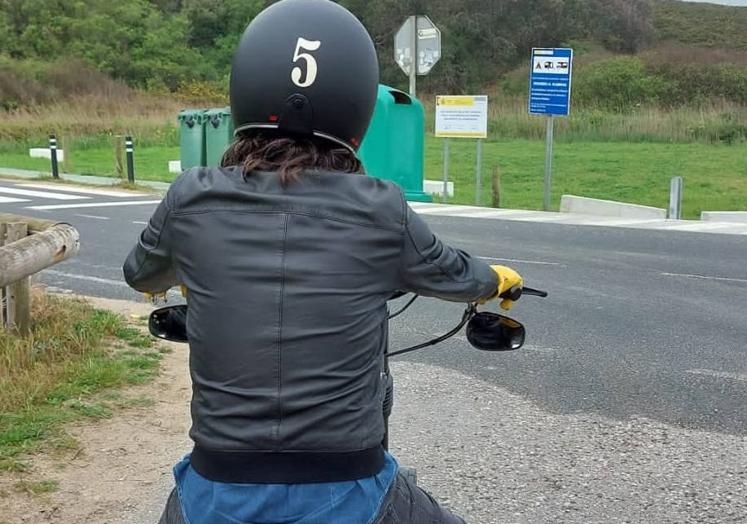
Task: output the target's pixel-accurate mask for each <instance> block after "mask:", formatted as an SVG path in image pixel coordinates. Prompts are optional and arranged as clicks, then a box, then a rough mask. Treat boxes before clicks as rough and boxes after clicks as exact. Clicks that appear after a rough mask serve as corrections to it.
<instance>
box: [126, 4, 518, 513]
mask: <svg viewBox="0 0 747 524" xmlns="http://www.w3.org/2000/svg"><path fill="white" fill-rule="evenodd" d="M378 73H379V70H378V62H377V57H376V51H375V49H374V45H373V43H372V41H371V38H370V36H369V35H368V33H367V32H366V30H365V29H364V27H363V26H362V25H361V23H360V22H359V21H358V20H357V19H356V18H355V17H354V16H353V15H352V14H351V13H349V12H348V11H347V10H346V9H344V8H343V7H341V6H340V5H338V4H336V3H334V2H332V1H330V0H282V1H281V2H278V3H276V4H274V5H272V6H271V7H269V8H267V9H266V10H265V11H263V12H262V13H261V14H260V15H258V16H257V17H256V18H255V19H254V21H252V23H251V24H250V25H249V27H248V28H247V30H246V32H245V33H244V35H243V37H242V39H241V42H240V44H239V47H238V49H237V51H236V54H235V58H234V61H233V66H232V72H231V88H230V94H231V111H232V115H233V119H234V123H235V129H236V133H235V140H234V142H233V143H232V144H231V145H230V147H229V149H228V151H227V152H226V153H225V156H224V158H223V162H222V165H223V167H221V168H195V169H192V170H189V171H187V172H185V173H184V174H182V175H181V176H180V177H179V178H177V180H175V181H174V183H173V184H172V185H171V188H170V189H169V191H168V193H167V195H166V197H165V198H164V200H163V202H162V203H161V204H160V205H159V207H158V208H157V209H156V211H155V213H154V214H153V217H152V218H151V220H150V222H149V224H148V226H147V227H146V229H145V230H144V231H143V233H142V234H141V237H140V240H139V242H138V243H137V245H136V246H135V247H134V248H133V250H132V252H131V253H130V255H129V256H128V258H127V260H126V262H125V264H124V274H125V278H126V280H127V282H128V284H129V285H130V286H132V287H133V288H135V289H137V290H138V291H141V292H149V293H156V292H164V291H166V290H168V289H169V288H171V287H173V286H176V285H179V284H183V285H185V286H186V287H187V289H188V290H189V292H188V298H187V300H188V304H189V310H188V317H187V331H188V338H189V345H190V372H191V376H192V382H193V395H192V403H191V412H192V428H191V430H190V436H191V438H192V440H193V441H194V443H195V445H194V448H193V450H192V452H191V454H190V455H188V456H187V457H185V458H184V460H182V461H181V462H180V463H179V464H177V465H176V466H175V468H174V476H175V480H176V488H175V489H174V490H173V491H172V493H171V496H170V497H169V500H168V502H167V506H166V509H165V511H164V514H163V516H162V517H161V521H160V522H161V523H164V524H166V523H181V522H186V523H190V524H201V523H210V524H224V523H225V524H228V523H239V522H252V523H260V522H261V523H271V522H272V523H280V522H283V523H298V524H337V523H339V524H343V523H344V524H355V523H373V522H377V523H390V522H392V523H393V522H402V523H404V522H407V523H413V524H418V523H426V522H427V523H463V522H464V521H463V520H462V519H460V518H458V517H456V516H454V515H452V514H451V513H449V512H448V511H447V510H445V509H444V508H442V507H440V506H439V505H438V503H437V502H436V501H435V500H434V499H433V498H431V497H430V496H429V495H428V494H426V493H425V492H424V491H422V490H421V489H420V488H418V487H417V486H416V485H414V484H413V483H412V482H410V481H409V480H408V479H407V478H405V477H404V476H402V475H398V466H397V462H396V461H395V460H394V458H393V457H392V456H391V455H390V454H389V453H388V452H386V451H385V450H384V449H383V446H382V441H383V438H384V417H383V413H382V401H383V395H384V389H385V385H384V384H383V383H382V380H381V375H382V371H383V366H384V357H383V353H384V351H385V349H386V346H387V334H388V327H387V316H388V314H387V305H386V303H387V300H388V299H389V298H390V297H391V296H392V294H393V293H394V292H396V291H398V290H404V291H410V292H415V293H418V294H421V295H426V296H433V297H439V298H442V299H445V300H450V301H458V302H473V301H484V300H489V299H493V298H497V297H499V296H500V295H501V294H503V293H504V292H506V291H507V290H509V289H511V288H512V287H514V286H521V285H522V284H523V282H522V279H521V277H520V276H519V275H518V274H517V273H516V272H515V271H513V270H511V269H509V268H506V267H503V266H493V267H491V266H488V265H487V264H485V263H484V262H482V261H480V260H478V259H475V258H472V257H470V256H469V255H468V254H467V253H465V252H463V251H460V250H457V249H454V248H452V247H449V246H447V245H445V244H443V243H442V242H441V241H440V240H439V239H438V238H437V237H436V236H435V235H434V234H433V233H432V232H431V231H430V229H429V228H428V226H427V225H426V223H425V222H424V221H423V220H422V219H421V218H420V217H419V216H418V215H417V214H415V213H414V212H413V210H412V209H411V208H410V207H409V206H408V205H407V202H406V201H405V199H404V197H403V194H402V191H401V190H400V189H399V188H398V187H397V186H396V185H395V184H393V183H390V182H384V181H381V180H378V179H375V178H373V177H368V176H363V175H362V174H361V173H362V172H363V168H362V166H361V164H360V161H359V160H358V158H357V157H356V151H357V149H358V147H359V146H360V143H361V141H362V140H363V137H364V134H365V132H366V129H367V127H368V125H369V123H370V120H371V116H372V113H373V109H374V105H375V102H376V96H377V88H378V81H379V75H378ZM502 305H503V306H504V307H506V308H508V307H510V305H511V303H510V301H506V300H504V302H503V304H502Z"/></svg>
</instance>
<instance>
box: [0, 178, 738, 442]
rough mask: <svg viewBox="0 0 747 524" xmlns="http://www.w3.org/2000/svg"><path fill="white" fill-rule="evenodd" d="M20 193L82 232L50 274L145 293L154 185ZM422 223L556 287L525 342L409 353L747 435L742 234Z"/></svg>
mask: <svg viewBox="0 0 747 524" xmlns="http://www.w3.org/2000/svg"><path fill="white" fill-rule="evenodd" d="M2 187H6V188H7V187H13V186H11V185H10V184H7V183H0V188H2ZM0 196H4V197H6V199H7V197H13V195H8V194H0ZM16 196H17V195H16ZM10 199H12V198H10ZM18 199H19V200H21V199H26V200H28V201H26V202H7V201H2V203H1V204H0V209H1V210H2V211H3V212H10V213H19V214H26V215H31V216H38V217H43V218H54V219H57V220H64V221H67V222H69V223H71V224H73V225H74V226H75V227H76V228H78V230H79V231H80V233H81V238H82V243H81V251H80V254H79V255H78V257H76V258H75V259H73V260H70V261H68V262H65V263H63V264H60V265H58V266H56V267H55V268H54V269H53V270H52V271H47V272H45V273H43V274H42V275H41V277H40V278H41V281H43V282H44V283H46V284H48V285H50V286H53V287H56V288H59V289H67V290H72V291H74V292H76V293H80V294H86V295H94V296H103V297H109V298H125V299H138V298H139V296H138V294H136V293H135V292H133V291H131V290H130V289H129V288H127V286H126V284H124V282H123V280H122V275H121V264H122V261H123V260H124V258H125V256H126V254H127V253H128V251H129V249H130V248H131V247H132V245H133V244H134V242H135V241H136V239H137V235H138V234H139V232H140V231H141V230H142V228H143V223H144V222H145V221H147V220H148V218H149V216H150V214H151V213H152V212H153V210H154V208H155V205H154V204H142V202H143V201H149V200H153V197H152V196H148V197H146V196H138V197H133V198H126V197H118V198H113V197H107V196H90V197H89V198H88V199H86V200H85V201H82V203H96V202H102V201H105V202H112V201H117V202H120V203H122V202H134V203H130V204H125V205H118V206H111V207H108V206H107V207H86V208H65V209H51V210H50V209H46V210H45V209H29V207H31V206H33V207H35V206H36V205H37V204H62V205H67V204H69V202H68V201H64V202H57V201H50V200H46V199H44V198H41V199H39V198H36V197H28V198H26V197H23V196H20V197H18ZM73 204H75V202H73ZM427 220H428V222H429V224H430V225H431V226H432V228H433V230H434V231H435V232H437V233H438V234H439V235H440V236H441V238H442V239H443V240H445V241H446V242H449V243H451V244H452V245H455V246H458V247H460V248H463V249H465V250H467V251H468V252H470V253H472V254H474V255H477V256H481V257H485V258H488V259H491V260H495V263H503V264H507V265H511V266H513V267H515V268H516V269H517V270H519V271H520V272H521V273H522V274H523V276H524V277H525V281H526V283H527V285H528V286H532V287H538V288H542V289H546V290H548V291H549V292H550V297H549V298H547V299H538V298H534V297H525V298H524V299H522V301H521V302H520V303H519V304H518V305H517V307H516V308H515V310H514V311H513V312H512V315H513V316H515V318H517V319H519V320H521V321H522V322H524V323H525V324H526V326H527V330H528V343H527V346H526V347H525V348H523V349H522V350H520V351H517V352H512V353H483V352H478V351H476V350H473V349H471V348H469V346H468V345H467V343H466V341H465V339H463V338H459V339H454V340H452V341H450V342H447V343H445V344H442V345H441V346H439V347H436V348H434V349H431V350H425V351H423V352H420V353H415V354H412V355H408V356H407V357H404V359H405V360H409V361H413V362H419V363H424V364H429V365H432V366H437V367H440V368H450V369H452V370H454V371H458V372H459V373H461V374H463V375H468V376H471V377H474V378H478V379H481V380H483V381H485V382H488V383H491V384H493V385H495V386H498V387H501V388H505V389H506V390H508V391H509V392H511V393H514V394H518V395H519V396H521V397H523V398H525V399H527V400H530V401H532V402H534V403H536V404H537V405H538V406H540V407H541V408H543V409H546V410H548V411H551V412H553V413H556V414H578V413H592V414H599V415H602V416H605V417H609V418H612V419H616V420H625V419H627V418H629V417H633V416H638V417H645V418H649V419H653V420H656V421H660V422H665V423H668V424H673V425H676V426H680V427H682V428H697V429H705V430H711V431H718V432H724V433H732V434H740V435H745V434H747V359H746V358H745V357H746V356H747V262H746V261H747V240H746V239H745V237H743V236H741V237H740V236H736V235H710V234H702V233H683V232H674V231H647V230H633V229H624V228H604V227H588V226H568V225H559V224H552V223H525V222H510V221H503V220H482V219H471V218H455V217H428V218H427ZM461 309H462V307H461V306H460V305H458V304H448V303H444V302H439V301H436V300H432V299H422V300H420V301H419V302H418V303H416V305H415V306H413V309H412V310H411V311H410V312H408V313H407V314H405V315H403V316H402V317H400V318H399V319H397V320H396V321H395V322H394V323H393V325H392V345H393V346H394V348H397V347H402V346H406V345H411V344H414V343H416V342H420V341H422V340H423V339H424V338H425V337H429V336H431V335H437V334H440V333H441V332H444V331H446V330H448V329H449V328H450V327H452V325H454V324H455V323H456V322H457V320H458V317H459V315H460V312H461Z"/></svg>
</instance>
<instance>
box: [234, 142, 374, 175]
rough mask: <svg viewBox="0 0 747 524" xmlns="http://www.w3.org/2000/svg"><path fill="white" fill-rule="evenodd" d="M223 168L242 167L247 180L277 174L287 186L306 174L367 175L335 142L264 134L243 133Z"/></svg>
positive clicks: (357, 161) (355, 158) (350, 155)
mask: <svg viewBox="0 0 747 524" xmlns="http://www.w3.org/2000/svg"><path fill="white" fill-rule="evenodd" d="M221 166H223V167H230V166H241V168H242V171H243V174H244V178H247V177H249V176H251V174H252V171H276V172H277V173H278V176H279V177H280V180H281V183H282V184H283V185H287V184H290V183H291V182H294V181H296V180H298V179H299V177H300V176H301V174H302V173H303V172H304V171H305V170H323V171H338V172H343V173H363V166H362V164H361V161H360V160H358V157H357V156H356V155H355V154H354V153H353V152H352V151H350V150H349V149H346V148H344V147H342V146H340V145H337V144H335V143H334V142H331V141H329V140H324V139H321V138H316V137H308V138H306V137H293V138H290V137H288V136H279V135H277V134H275V133H273V132H272V131H264V130H263V131H259V132H257V131H254V132H251V131H250V132H244V133H239V135H238V136H237V137H236V138H235V139H234V141H233V143H232V144H231V145H230V146H229V147H228V150H226V152H225V153H224V154H223V159H222V160H221Z"/></svg>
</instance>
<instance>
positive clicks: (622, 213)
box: [560, 195, 667, 220]
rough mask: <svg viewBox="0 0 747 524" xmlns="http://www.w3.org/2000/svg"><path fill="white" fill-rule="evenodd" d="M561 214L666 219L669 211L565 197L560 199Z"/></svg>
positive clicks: (623, 203) (610, 201)
mask: <svg viewBox="0 0 747 524" xmlns="http://www.w3.org/2000/svg"><path fill="white" fill-rule="evenodd" d="M560 212H561V213H580V214H583V215H597V216H609V217H620V218H644V219H646V218H648V219H652V220H654V219H665V218H667V210H666V209H660V208H658V207H649V206H641V205H638V204H627V203H625V202H614V201H612V200H598V199H596V198H586V197H579V196H573V195H563V196H562V197H561V199H560Z"/></svg>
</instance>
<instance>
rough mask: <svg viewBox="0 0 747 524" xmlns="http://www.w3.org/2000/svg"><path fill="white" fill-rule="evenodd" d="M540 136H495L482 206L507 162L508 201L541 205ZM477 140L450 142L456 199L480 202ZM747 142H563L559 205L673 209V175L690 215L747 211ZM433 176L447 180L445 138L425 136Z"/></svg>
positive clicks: (556, 191) (559, 146)
mask: <svg viewBox="0 0 747 524" xmlns="http://www.w3.org/2000/svg"><path fill="white" fill-rule="evenodd" d="M544 147H545V146H544V142H543V141H540V140H505V141H490V142H487V143H486V144H485V145H484V150H483V151H484V152H483V166H484V167H483V183H484V185H483V191H482V201H481V204H483V205H489V203H490V198H491V195H490V193H491V191H490V187H491V185H490V177H491V173H492V171H493V168H494V167H495V166H498V167H499V168H500V173H501V189H502V202H501V205H502V207H507V208H521V209H540V208H541V207H542V195H543V179H544V162H545V160H544V159H545V151H544ZM475 150H476V146H475V142H474V141H471V140H455V139H452V140H451V142H450V171H449V173H450V179H451V180H452V181H454V183H455V188H456V195H455V198H454V199H453V200H452V201H453V202H455V203H465V204H474V203H475V160H476V152H475ZM745 153H747V145H734V146H726V145H709V144H658V143H624V142H610V143H597V142H573V143H563V142H560V143H556V144H555V155H554V163H553V192H552V194H553V206H554V208H555V209H557V207H558V206H559V202H560V196H561V195H563V194H573V195H578V196H585V197H590V198H602V199H609V200H618V201H622V202H631V203H636V204H643V205H650V206H657V207H662V208H666V207H667V205H668V201H669V182H670V179H671V177H673V176H682V177H683V178H684V181H685V191H684V199H683V210H684V215H685V217H686V218H699V216H700V212H701V211H704V210H706V211H707V210H719V211H729V210H745V209H747V161H745ZM425 171H426V178H427V179H429V180H441V179H442V178H443V175H442V173H443V140H442V139H435V138H429V139H428V140H427V141H426V169H425Z"/></svg>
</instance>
